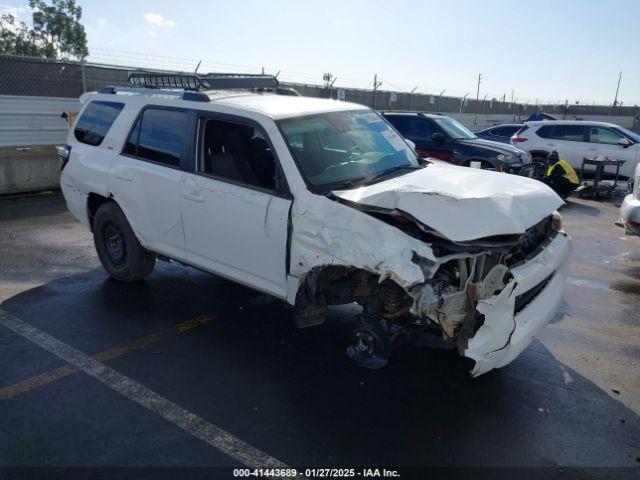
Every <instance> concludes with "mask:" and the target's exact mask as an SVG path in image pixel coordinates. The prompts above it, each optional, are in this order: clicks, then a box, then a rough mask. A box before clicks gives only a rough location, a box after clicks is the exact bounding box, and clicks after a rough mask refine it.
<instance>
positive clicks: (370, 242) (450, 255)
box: [291, 200, 571, 376]
mask: <svg viewBox="0 0 640 480" xmlns="http://www.w3.org/2000/svg"><path fill="white" fill-rule="evenodd" d="M342 202H346V201H345V200H343V201H342ZM342 202H336V201H331V200H327V201H326V202H315V203H313V204H308V205H297V206H295V207H294V215H293V216H292V218H293V235H292V249H291V273H292V275H294V276H295V277H297V278H298V279H299V280H298V285H297V288H296V290H295V302H292V303H294V304H295V319H296V323H297V324H298V326H300V327H306V326H311V325H318V324H320V323H322V322H323V321H324V318H325V315H326V307H327V306H328V305H340V304H347V303H351V302H357V303H359V304H360V305H361V306H362V307H363V314H362V316H361V320H360V324H359V327H358V328H359V330H356V332H355V335H354V337H355V338H357V341H356V343H355V344H354V345H353V346H352V347H350V350H349V351H350V356H352V358H354V361H356V363H359V364H361V365H364V366H369V367H370V368H378V367H374V366H379V365H383V364H384V363H386V360H384V359H381V358H380V356H378V357H376V354H375V353H371V352H373V351H374V350H376V349H377V350H381V351H382V352H383V354H384V355H385V356H388V353H389V352H390V351H391V349H392V348H393V346H394V342H396V341H400V340H406V339H410V340H411V341H413V342H415V343H416V344H418V345H424V346H432V347H438V348H457V349H458V351H459V353H460V354H461V355H463V356H465V357H468V358H470V359H472V360H474V361H475V366H474V368H473V370H472V375H474V376H477V375H481V374H483V373H485V372H487V371H489V370H491V369H493V368H498V367H502V366H504V365H506V364H508V363H509V362H511V361H512V360H513V359H515V358H516V357H517V356H518V355H519V354H520V353H521V352H522V351H523V350H524V349H525V348H526V347H527V346H528V345H529V344H530V343H531V341H532V340H533V338H534V336H535V335H536V333H538V331H539V330H540V329H541V328H542V327H543V326H544V325H545V324H547V323H548V322H549V321H550V320H551V319H552V318H553V316H554V314H555V312H556V311H557V309H558V306H559V304H560V302H561V301H562V294H563V289H564V284H565V281H566V277H567V272H568V267H569V256H570V251H571V240H570V238H569V237H568V236H567V235H566V234H565V233H564V232H563V231H562V227H561V217H560V215H559V214H557V212H553V214H551V212H550V213H549V214H547V216H546V217H543V218H542V219H541V220H540V221H538V222H537V223H536V224H534V225H532V226H530V227H528V228H525V229H524V231H523V232H522V233H520V232H516V233H513V234H501V235H494V236H491V237H482V238H476V239H475V240H466V241H455V242H454V241H452V240H450V239H448V238H446V237H444V236H442V235H439V234H438V232H435V231H434V230H433V229H431V228H429V227H428V226H426V225H424V224H423V223H421V222H420V221H418V220H417V219H416V218H415V217H413V216H411V215H410V214H407V213H406V212H403V211H401V210H398V209H384V208H376V207H371V206H363V205H358V204H351V203H347V204H344V203H342ZM292 293H293V292H292ZM363 339H364V340H363ZM364 353H367V354H370V355H369V356H367V355H364ZM356 359H357V360H356Z"/></svg>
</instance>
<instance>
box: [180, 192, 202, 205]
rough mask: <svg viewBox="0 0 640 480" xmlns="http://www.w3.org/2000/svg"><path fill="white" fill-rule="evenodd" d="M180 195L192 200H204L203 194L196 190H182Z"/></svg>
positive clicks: (199, 201)
mask: <svg viewBox="0 0 640 480" xmlns="http://www.w3.org/2000/svg"><path fill="white" fill-rule="evenodd" d="M182 196H183V197H184V198H186V199H187V200H191V201H192V202H198V203H203V202H204V201H205V197H204V195H202V194H199V193H197V192H182Z"/></svg>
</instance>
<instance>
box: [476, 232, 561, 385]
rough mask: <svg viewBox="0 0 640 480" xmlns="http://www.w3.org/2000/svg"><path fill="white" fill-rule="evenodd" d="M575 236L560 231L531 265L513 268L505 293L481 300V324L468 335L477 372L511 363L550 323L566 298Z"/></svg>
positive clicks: (477, 309)
mask: <svg viewBox="0 0 640 480" xmlns="http://www.w3.org/2000/svg"><path fill="white" fill-rule="evenodd" d="M570 252H571V240H570V238H569V237H568V236H566V235H564V234H558V235H557V236H556V237H555V238H554V239H553V241H551V243H550V244H548V245H547V246H546V247H545V248H544V250H542V251H541V252H540V253H539V254H538V255H536V256H535V257H533V258H532V259H531V260H530V261H528V262H527V263H525V264H523V265H520V266H518V267H515V268H512V269H510V270H509V272H508V273H509V274H510V279H509V281H508V282H507V283H506V285H505V286H504V287H503V289H502V291H501V292H499V293H497V294H495V295H491V296H489V297H486V298H481V299H478V300H477V304H476V306H475V312H474V314H475V316H476V318H477V319H479V320H481V326H480V328H478V330H477V331H476V332H475V334H474V335H473V336H472V337H471V338H469V339H468V342H467V348H466V349H465V350H464V355H465V356H466V357H469V358H471V359H473V360H474V361H475V362H476V363H475V367H474V369H473V371H472V374H473V375H474V376H477V375H481V374H483V373H485V372H488V371H489V370H491V369H493V368H499V367H504V366H505V365H507V364H508V363H510V362H512V361H513V360H514V359H515V358H516V357H517V356H518V355H520V353H522V352H523V351H524V349H525V348H527V347H528V346H529V344H530V343H531V342H532V341H533V339H534V337H535V335H536V334H537V333H538V332H539V331H540V330H541V329H542V327H544V326H545V325H546V324H547V323H549V321H551V320H552V319H553V317H554V315H555V313H556V311H557V310H558V307H559V306H560V303H561V302H562V296H563V292H564V286H565V283H566V279H567V275H568V271H569V257H570Z"/></svg>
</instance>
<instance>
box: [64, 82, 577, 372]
mask: <svg viewBox="0 0 640 480" xmlns="http://www.w3.org/2000/svg"><path fill="white" fill-rule="evenodd" d="M136 79H137V80H136ZM181 79H182V80H181ZM265 79H266V80H270V81H272V82H275V79H273V78H269V77H255V78H248V79H247V78H244V79H241V78H240V77H233V78H231V79H227V80H229V81H222V80H220V79H219V78H217V77H216V78H214V79H212V80H211V82H212V83H213V84H214V86H215V85H216V84H218V83H223V84H226V85H227V86H230V87H233V86H234V85H238V86H244V87H246V86H250V85H260V86H264V81H265ZM133 80H134V81H135V83H136V85H138V86H141V85H142V86H146V87H161V86H164V87H166V86H167V85H170V86H176V85H185V86H188V87H192V86H193V85H194V84H195V85H196V86H200V88H201V89H200V90H199V91H183V90H177V89H172V90H157V89H149V88H142V89H141V88H137V89H126V88H125V89H117V88H113V87H106V88H105V89H103V90H102V91H101V93H91V94H85V95H83V97H81V101H82V103H83V108H82V110H81V112H80V114H79V116H78V118H77V120H76V122H75V124H74V126H73V128H72V130H71V132H70V133H69V138H68V145H67V146H66V147H65V148H63V149H61V153H62V154H63V155H64V156H65V157H67V158H68V161H67V162H66V164H65V166H64V168H63V171H62V175H61V185H62V189H63V192H64V195H65V198H66V201H67V204H68V206H69V209H70V211H71V212H72V213H73V214H74V215H75V216H76V217H77V218H78V219H79V220H80V221H81V222H83V223H84V224H85V225H86V226H87V227H88V228H89V229H91V230H92V231H93V235H94V239H95V245H96V249H97V252H98V255H99V257H100V260H101V261H102V264H103V265H104V268H105V269H106V270H107V272H108V273H109V275H111V276H112V277H113V278H115V279H118V280H122V281H135V280H140V279H142V278H144V277H146V276H147V275H149V274H150V273H151V272H152V271H153V268H154V264H155V261H156V259H164V260H166V259H173V260H176V261H178V262H181V263H184V264H186V265H191V266H193V267H196V268H199V269H202V270H205V271H207V272H212V273H215V274H218V275H220V276H223V277H226V278H228V279H230V280H233V281H236V282H239V283H241V284H244V285H247V286H249V287H251V288H254V289H256V290H258V291H261V292H265V293H268V294H270V295H273V296H274V297H277V298H279V299H282V300H283V301H285V302H287V303H289V304H291V305H293V306H294V307H293V316H294V319H295V322H296V324H297V325H298V326H299V327H305V326H310V325H316V324H320V323H322V322H323V321H324V319H325V315H326V311H327V306H328V305H337V304H348V303H353V302H357V303H359V304H360V305H361V306H362V308H363V313H362V315H361V316H360V319H359V322H358V324H357V326H356V327H355V328H354V334H353V344H352V345H350V346H349V348H348V349H347V350H348V353H349V355H350V357H351V358H352V359H353V360H354V361H355V362H356V363H358V364H360V365H364V366H367V367H371V368H376V367H380V366H382V365H384V364H385V363H386V361H387V358H388V356H389V352H390V349H391V347H392V339H398V338H410V339H412V340H415V342H416V343H419V344H428V345H434V344H437V346H440V347H450V348H457V349H458V350H459V352H460V354H461V355H464V356H466V357H468V358H471V359H473V360H474V361H475V366H474V368H473V371H472V373H473V375H479V374H482V373H484V372H487V371H488V370H491V369H492V368H496V367H501V366H504V365H506V364H507V363H509V362H511V361H512V360H513V359H514V358H516V356H518V355H519V354H520V353H521V352H522V351H523V350H524V349H525V348H526V347H527V345H529V343H530V342H531V341H532V339H533V336H534V335H535V334H536V333H537V332H538V331H539V330H540V329H541V328H542V327H543V326H544V325H545V324H546V323H547V322H549V320H551V318H552V317H553V316H554V314H555V312H556V310H557V308H558V305H559V304H560V302H561V300H562V293H563V289H564V284H565V279H566V276H567V271H568V266H569V254H570V250H571V240H570V238H569V237H568V236H567V235H566V234H565V233H564V232H563V230H562V226H561V218H560V216H559V215H558V214H557V212H556V211H555V210H556V209H557V208H558V207H560V206H561V205H562V201H561V200H560V198H559V197H558V196H557V195H556V194H555V193H554V192H553V191H552V190H550V189H549V188H548V187H546V186H545V185H543V184H542V183H540V182H538V181H535V180H531V179H528V178H523V177H517V176H513V175H504V174H500V173H495V172H489V171H483V170H475V169H470V168H462V167H455V166H450V165H443V164H435V163H430V162H428V161H421V160H420V159H419V158H418V157H417V156H416V154H415V152H414V151H413V149H412V148H410V146H409V145H408V144H407V143H406V142H405V141H404V140H403V139H402V138H401V137H400V136H399V135H398V134H397V132H396V131H395V130H394V129H393V127H391V126H390V125H389V124H388V123H387V122H386V121H385V120H384V119H383V118H382V117H381V116H380V115H378V114H377V113H376V112H374V111H372V110H370V109H368V108H366V107H363V106H361V105H356V104H353V103H346V102H337V101H332V100H321V99H311V98H303V97H293V96H282V95H276V94H269V93H252V92H242V91H237V90H236V91H214V90H203V89H202V85H201V84H202V83H204V82H203V81H202V80H201V79H198V78H197V77H195V79H193V78H191V77H186V78H183V77H178V78H173V77H169V79H167V78H164V79H155V80H154V79H153V78H152V77H150V76H146V77H144V76H142V78H141V76H137V77H133ZM219 80H220V81H219ZM223 80H224V79H223ZM240 80H244V81H240ZM236 81H237V83H234V82H236ZM252 81H253V82H254V83H252ZM254 90H255V89H254Z"/></svg>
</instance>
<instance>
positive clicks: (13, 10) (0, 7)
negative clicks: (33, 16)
mask: <svg viewBox="0 0 640 480" xmlns="http://www.w3.org/2000/svg"><path fill="white" fill-rule="evenodd" d="M28 12H29V9H28V8H25V7H16V6H15V5H6V4H0V15H12V16H13V17H15V18H17V19H19V18H21V17H22V15H24V14H25V13H28Z"/></svg>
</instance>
